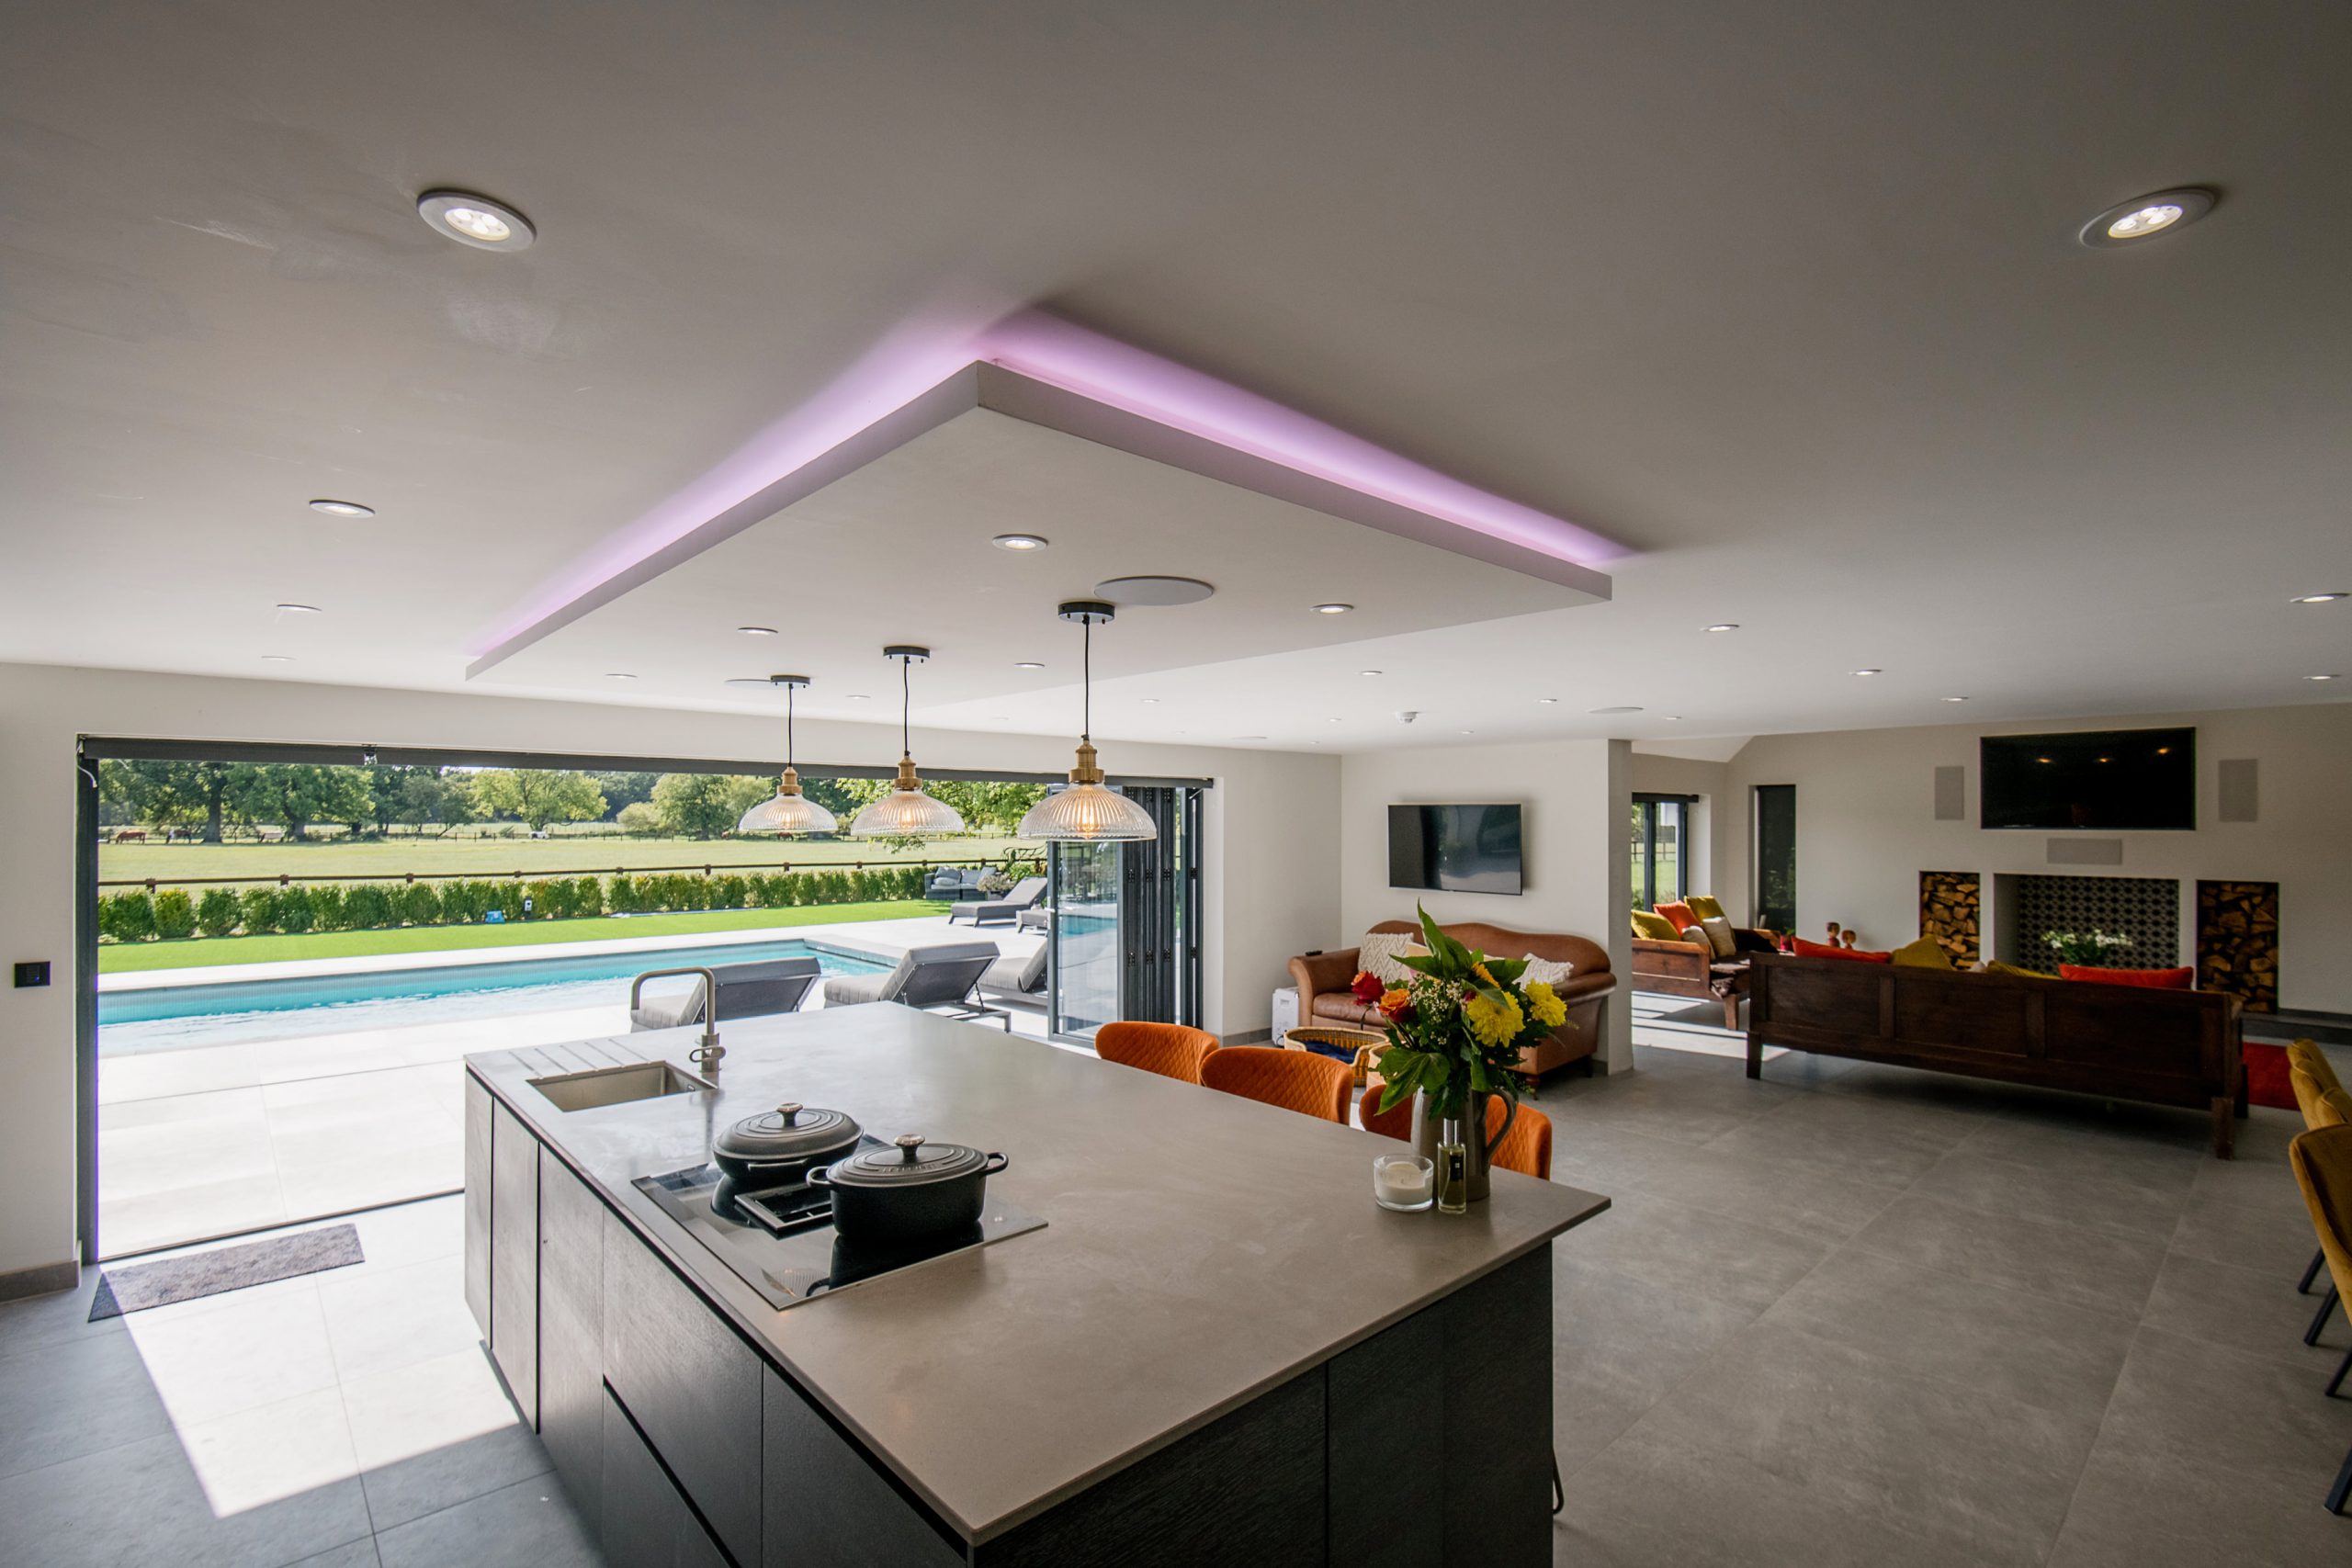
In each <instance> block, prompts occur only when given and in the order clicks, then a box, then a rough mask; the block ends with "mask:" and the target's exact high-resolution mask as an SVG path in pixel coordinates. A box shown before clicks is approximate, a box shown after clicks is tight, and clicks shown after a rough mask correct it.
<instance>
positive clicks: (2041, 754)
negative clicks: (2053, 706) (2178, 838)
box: [1977, 729, 2197, 833]
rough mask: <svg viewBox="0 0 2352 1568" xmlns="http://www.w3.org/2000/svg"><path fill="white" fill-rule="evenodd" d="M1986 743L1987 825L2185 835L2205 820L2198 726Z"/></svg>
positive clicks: (1982, 805)
mask: <svg viewBox="0 0 2352 1568" xmlns="http://www.w3.org/2000/svg"><path fill="white" fill-rule="evenodd" d="M1979 744H1980V748H1981V749H1980V750H1979V752H1978V761H1979V764H1980V766H1979V771H1978V774H1977V777H1978V781H1979V789H1978V801H1979V810H1980V820H1981V821H1982V822H1983V823H1984V825H1985V827H1987V828H2059V829H2078V828H2080V829H2104V830H2107V831H2109V832H2117V831H2124V830H2139V831H2170V832H2183V833H2185V832H2188V831H2190V830H2191V829H2195V828H2196V826H2197V731H2195V730H2194V729H2086V730H2077V731H2075V732H2073V733H2070V734H2064V735H1987V736H1985V738H1984V739H1983V740H1982V741H1981V742H1980V743H1979Z"/></svg>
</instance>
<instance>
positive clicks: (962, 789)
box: [924, 779, 1046, 833]
mask: <svg viewBox="0 0 2352 1568" xmlns="http://www.w3.org/2000/svg"><path fill="white" fill-rule="evenodd" d="M924 787H925V788H927V789H929V790H930V791H931V793H932V794H933V795H936V796H938V797H939V798H940V799H941V800H944V801H945V802H946V803H947V804H948V805H950V806H952V807H955V808H956V810H957V811H958V812H960V813H962V814H963V818H964V825H965V826H966V827H967V828H969V829H972V831H973V832H975V833H987V832H997V833H1012V832H1013V831H1015V830H1017V829H1019V828H1020V826H1021V819H1022V818H1023V817H1026V816H1027V815H1029V808H1030V807H1033V806H1035V805H1036V804H1037V803H1038V802H1039V801H1041V800H1043V799H1045V798H1046V786H1045V785H1044V784H1012V783H1010V782H1008V781H1005V780H1002V779H941V780H940V781H938V782H937V783H935V784H932V783H926V784H925V785H924Z"/></svg>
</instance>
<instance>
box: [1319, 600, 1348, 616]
mask: <svg viewBox="0 0 2352 1568" xmlns="http://www.w3.org/2000/svg"><path fill="white" fill-rule="evenodd" d="M1354 608H1355V606H1354V605H1353V604H1340V602H1339V601H1338V600H1336V599H1334V600H1331V601H1329V603H1326V604H1317V605H1316V606H1315V613H1316V614H1317V615H1346V614H1347V613H1348V612H1349V611H1350V610H1352V609H1354Z"/></svg>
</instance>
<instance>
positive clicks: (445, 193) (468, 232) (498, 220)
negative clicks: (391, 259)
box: [416, 190, 539, 251]
mask: <svg viewBox="0 0 2352 1568" xmlns="http://www.w3.org/2000/svg"><path fill="white" fill-rule="evenodd" d="M416 214H417V216H418V217H420V218H422V219H424V220H425V222H427V223H429V224H431V225H432V226H433V230H434V232H435V233H437V234H439V235H441V236H442V237H443V238H445V239H450V240H455V241H457V242H458V243H459V244H461V245H471V246H473V247H474V249H476V250H478V251H521V250H527V249H529V248H530V244H531V242H532V241H534V240H536V239H537V238H538V237H539V233H538V231H537V230H536V229H534V228H532V227H531V220H529V219H527V218H526V217H524V216H523V215H522V214H521V213H519V212H517V211H515V209H513V208H511V207H509V206H507V205H506V204H505V203H504V202H503V201H496V200H493V199H492V198H491V197H486V196H477V195H475V194H474V193H473V192H471V191H463V190H429V191H426V192H425V193H424V195H423V196H420V197H417V198H416Z"/></svg>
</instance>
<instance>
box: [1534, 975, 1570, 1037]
mask: <svg viewBox="0 0 2352 1568" xmlns="http://www.w3.org/2000/svg"><path fill="white" fill-rule="evenodd" d="M1527 1002H1528V1005H1529V1006H1530V1007H1532V1008H1533V1009H1534V1010H1535V1021H1536V1022H1538V1023H1540V1024H1542V1025H1543V1026H1544V1028H1546V1029H1557V1028H1559V1027H1560V1025H1562V1024H1564V1023H1566V1021H1568V1004H1567V1003H1566V1002H1564V1001H1562V1000H1561V999H1560V998H1558V997H1557V996H1556V995H1555V994H1554V992H1553V990H1552V987H1549V986H1547V985H1545V984H1544V982H1543V981H1541V980H1537V981H1534V982H1532V983H1531V984H1530V985H1529V986H1528V987H1527Z"/></svg>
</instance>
